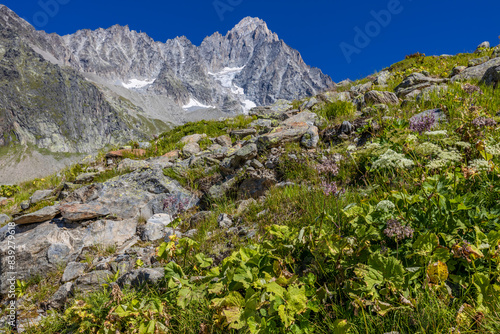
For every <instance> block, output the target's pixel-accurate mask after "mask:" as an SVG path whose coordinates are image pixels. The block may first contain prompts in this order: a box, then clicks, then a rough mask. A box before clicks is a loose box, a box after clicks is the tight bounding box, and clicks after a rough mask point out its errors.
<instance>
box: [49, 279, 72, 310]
mask: <svg viewBox="0 0 500 334" xmlns="http://www.w3.org/2000/svg"><path fill="white" fill-rule="evenodd" d="M72 294H73V283H71V282H68V283H66V284H63V285H61V286H60V287H59V289H57V291H56V293H54V294H53V295H52V297H50V299H49V302H48V305H49V307H50V308H53V309H56V310H60V309H62V308H64V305H65V304H66V302H67V301H68V299H69V297H71V295H72Z"/></svg>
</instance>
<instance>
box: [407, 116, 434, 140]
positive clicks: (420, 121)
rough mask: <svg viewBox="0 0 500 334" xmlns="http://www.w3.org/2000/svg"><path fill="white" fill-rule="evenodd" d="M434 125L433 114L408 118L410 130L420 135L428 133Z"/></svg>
mask: <svg viewBox="0 0 500 334" xmlns="http://www.w3.org/2000/svg"><path fill="white" fill-rule="evenodd" d="M434 125H436V117H434V114H433V113H426V114H424V115H417V116H413V117H412V118H410V130H412V131H415V132H418V134H419V135H421V134H422V133H423V132H425V131H429V130H430V129H432V128H433V127H434Z"/></svg>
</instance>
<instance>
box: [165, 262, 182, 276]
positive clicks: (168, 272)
mask: <svg viewBox="0 0 500 334" xmlns="http://www.w3.org/2000/svg"><path fill="white" fill-rule="evenodd" d="M165 277H166V278H172V277H175V278H183V277H184V272H183V271H182V268H181V267H180V266H179V265H178V264H177V263H175V262H173V261H170V262H169V263H168V264H167V265H166V266H165Z"/></svg>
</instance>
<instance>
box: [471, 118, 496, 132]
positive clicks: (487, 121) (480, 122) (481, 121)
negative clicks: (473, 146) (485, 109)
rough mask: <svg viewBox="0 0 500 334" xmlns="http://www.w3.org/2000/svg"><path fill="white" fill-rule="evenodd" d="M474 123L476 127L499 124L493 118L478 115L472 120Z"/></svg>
mask: <svg viewBox="0 0 500 334" xmlns="http://www.w3.org/2000/svg"><path fill="white" fill-rule="evenodd" d="M472 125H474V126H475V127H476V128H479V129H482V128H484V127H487V126H495V125H497V122H496V121H495V120H494V119H492V118H487V117H476V118H475V119H474V120H473V121H472Z"/></svg>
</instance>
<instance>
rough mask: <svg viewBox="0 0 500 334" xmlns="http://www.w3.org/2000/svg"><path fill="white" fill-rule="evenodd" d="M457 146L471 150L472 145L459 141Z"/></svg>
mask: <svg viewBox="0 0 500 334" xmlns="http://www.w3.org/2000/svg"><path fill="white" fill-rule="evenodd" d="M455 146H458V147H460V148H463V149H470V148H471V147H472V145H471V144H470V143H467V142H464V141H457V142H456V143H455Z"/></svg>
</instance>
